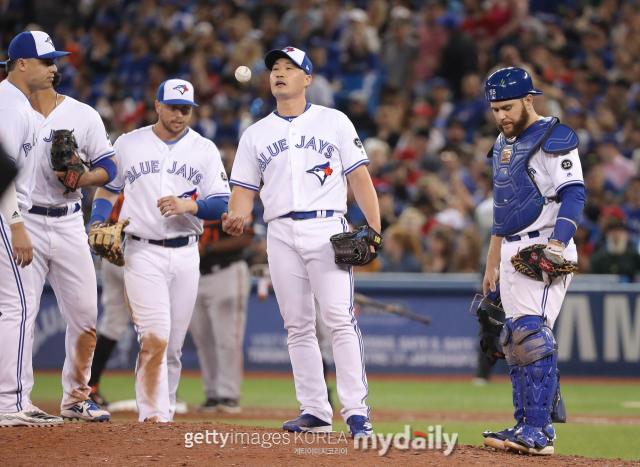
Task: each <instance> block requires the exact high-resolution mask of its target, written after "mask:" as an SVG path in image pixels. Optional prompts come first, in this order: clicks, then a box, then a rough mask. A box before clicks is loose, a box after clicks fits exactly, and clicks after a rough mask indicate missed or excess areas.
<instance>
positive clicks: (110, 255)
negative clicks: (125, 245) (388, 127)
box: [89, 219, 129, 266]
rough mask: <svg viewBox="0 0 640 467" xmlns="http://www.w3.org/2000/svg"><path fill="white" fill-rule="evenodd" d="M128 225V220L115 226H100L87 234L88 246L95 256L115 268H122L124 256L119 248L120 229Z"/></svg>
mask: <svg viewBox="0 0 640 467" xmlns="http://www.w3.org/2000/svg"><path fill="white" fill-rule="evenodd" d="M128 225H129V219H125V220H121V221H120V222H118V223H117V224H111V225H107V224H102V225H101V226H98V227H94V228H93V229H91V231H90V232H89V246H91V250H92V251H93V253H94V254H96V255H97V256H100V257H101V258H104V259H106V260H107V261H109V262H110V263H113V264H115V265H116V266H124V255H123V254H122V248H121V247H120V240H121V238H122V229H124V228H125V227H126V226H128Z"/></svg>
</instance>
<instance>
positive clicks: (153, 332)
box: [91, 79, 229, 422]
mask: <svg viewBox="0 0 640 467" xmlns="http://www.w3.org/2000/svg"><path fill="white" fill-rule="evenodd" d="M193 98H194V91H193V86H192V84H191V83H189V82H188V81H184V80H179V79H171V80H168V81H165V82H164V83H162V84H161V85H160V88H159V89H158V98H157V101H156V104H155V105H156V111H157V112H158V115H159V119H158V122H157V123H156V124H155V125H152V126H147V127H144V128H141V129H139V130H135V131H132V132H131V133H127V134H124V135H122V136H120V138H118V140H117V141H116V142H115V144H114V150H115V152H116V158H117V161H118V176H117V177H116V179H115V180H114V181H113V182H112V183H110V184H108V185H107V186H106V187H105V188H106V189H105V188H99V189H98V191H97V192H96V197H95V199H94V204H93V212H92V218H91V221H92V225H97V224H99V223H101V222H104V220H105V219H106V218H107V217H108V216H109V214H110V213H111V210H112V208H113V203H114V202H115V201H116V199H117V194H116V193H118V192H119V191H120V190H122V189H123V188H124V203H123V205H122V211H121V212H120V219H127V218H129V219H130V221H131V223H130V224H129V225H128V226H127V227H126V229H125V233H126V240H125V241H126V246H125V252H124V258H125V265H124V283H125V295H126V298H127V305H128V307H129V314H130V315H131V320H132V321H133V324H134V326H135V328H136V331H137V333H138V341H139V343H140V353H139V355H138V362H137V365H136V400H137V403H138V413H139V420H140V421H145V420H148V421H155V422H170V421H173V415H174V413H175V408H176V390H177V389H178V383H179V382H180V371H181V369H182V365H181V363H180V356H181V354H182V344H183V343H184V338H185V335H186V333H187V329H188V327H189V322H190V320H191V315H192V313H193V307H194V304H195V301H196V293H197V291H198V279H199V275H200V271H199V264H200V256H199V254H198V235H200V234H202V232H203V221H204V220H216V219H220V218H221V216H222V213H224V212H226V210H227V202H228V199H229V185H228V183H227V174H226V173H225V171H224V167H223V165H222V161H221V159H220V153H219V152H218V149H217V148H216V146H215V145H214V144H213V143H212V142H211V141H210V140H208V139H206V138H203V137H202V136H200V135H199V134H198V133H196V132H195V131H193V130H192V129H191V128H189V127H188V126H187V124H188V123H189V119H190V118H191V114H192V112H191V110H192V108H193V107H194V106H196V104H195V102H194V100H193Z"/></svg>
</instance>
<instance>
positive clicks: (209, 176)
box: [105, 126, 230, 240]
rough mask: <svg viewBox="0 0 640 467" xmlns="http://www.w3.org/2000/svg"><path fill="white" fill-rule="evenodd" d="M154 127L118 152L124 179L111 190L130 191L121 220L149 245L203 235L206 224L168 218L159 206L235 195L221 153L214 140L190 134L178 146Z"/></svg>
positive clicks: (128, 139) (121, 142)
mask: <svg viewBox="0 0 640 467" xmlns="http://www.w3.org/2000/svg"><path fill="white" fill-rule="evenodd" d="M152 128H153V127H152V126H147V127H144V128H140V129H139V130H135V131H132V132H131V133H126V134H124V135H122V136H120V138H118V140H117V141H116V142H115V144H114V145H113V149H114V150H115V152H116V159H117V161H118V176H117V177H116V178H115V179H114V180H113V181H112V182H111V183H110V184H108V185H106V186H105V188H107V189H109V190H112V191H116V192H119V191H121V190H122V189H123V188H124V190H125V195H124V196H125V198H124V204H123V206H122V211H121V212H120V219H127V218H130V220H131V224H129V226H128V227H127V228H126V229H125V231H126V232H127V233H128V234H132V235H136V236H138V237H141V238H145V239H148V240H165V239H171V238H177V237H186V236H189V235H200V234H201V233H202V231H203V227H202V226H203V221H202V219H198V218H197V217H195V216H193V215H191V214H185V215H183V216H171V217H163V216H162V214H161V213H160V209H158V208H157V207H156V202H157V200H159V199H160V198H162V197H164V196H172V195H173V196H178V197H180V198H191V199H194V200H196V199H209V198H216V197H218V198H220V197H225V196H229V195H230V190H229V184H228V180H227V174H226V173H225V171H224V167H223V165H222V161H221V159H220V152H219V151H218V148H216V146H215V144H213V143H212V142H211V141H210V140H208V139H206V138H203V137H202V136H200V135H199V134H198V133H197V132H195V131H193V130H192V129H190V128H187V130H186V133H185V134H184V135H183V136H182V138H180V140H178V141H176V142H174V144H167V143H165V142H164V141H162V140H161V139H160V138H158V137H157V136H156V134H155V133H154V131H153V129H152Z"/></svg>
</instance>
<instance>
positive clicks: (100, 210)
mask: <svg viewBox="0 0 640 467" xmlns="http://www.w3.org/2000/svg"><path fill="white" fill-rule="evenodd" d="M112 210H113V204H111V202H110V201H109V200H108V199H104V198H98V199H96V200H95V201H94V202H93V205H92V206H91V224H93V223H94V222H104V221H106V220H107V218H108V217H109V215H110V214H111V211H112Z"/></svg>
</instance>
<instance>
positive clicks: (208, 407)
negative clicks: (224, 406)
mask: <svg viewBox="0 0 640 467" xmlns="http://www.w3.org/2000/svg"><path fill="white" fill-rule="evenodd" d="M197 410H198V412H217V411H218V399H211V398H208V399H207V400H206V401H205V403H204V404H200V405H199V406H198V408H197Z"/></svg>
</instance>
